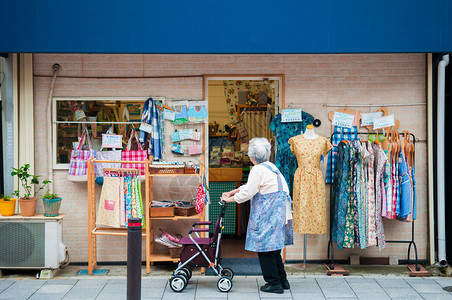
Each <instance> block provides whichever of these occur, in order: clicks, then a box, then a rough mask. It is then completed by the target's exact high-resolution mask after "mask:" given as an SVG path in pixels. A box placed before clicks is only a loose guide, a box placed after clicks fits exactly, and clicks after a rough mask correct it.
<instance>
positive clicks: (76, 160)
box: [67, 129, 96, 182]
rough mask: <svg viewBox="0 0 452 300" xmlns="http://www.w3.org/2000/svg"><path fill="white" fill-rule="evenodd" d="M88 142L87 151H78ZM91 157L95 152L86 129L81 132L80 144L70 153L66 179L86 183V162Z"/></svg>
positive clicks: (94, 155)
mask: <svg viewBox="0 0 452 300" xmlns="http://www.w3.org/2000/svg"><path fill="white" fill-rule="evenodd" d="M85 139H86V141H87V142H88V147H89V150H80V149H81V148H82V146H83V144H84V142H85ZM91 157H94V158H95V157H96V150H93V149H92V145H91V140H90V138H89V133H88V129H85V130H84V131H83V134H82V137H81V138H80V142H79V143H78V147H77V149H76V150H72V152H71V161H70V164H69V172H68V175H67V179H68V180H69V181H74V182H86V181H88V175H87V174H88V167H87V162H88V159H90V158H91Z"/></svg>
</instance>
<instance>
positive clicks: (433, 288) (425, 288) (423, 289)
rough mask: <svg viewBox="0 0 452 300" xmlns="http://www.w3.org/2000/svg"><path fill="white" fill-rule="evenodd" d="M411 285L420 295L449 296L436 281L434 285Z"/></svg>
mask: <svg viewBox="0 0 452 300" xmlns="http://www.w3.org/2000/svg"><path fill="white" fill-rule="evenodd" d="M410 285H411V287H412V288H413V289H414V290H415V291H416V292H418V293H423V294H428V293H431V294H443V293H444V294H447V292H446V291H445V290H443V288H442V286H440V285H439V284H437V283H436V281H433V283H416V284H410Z"/></svg>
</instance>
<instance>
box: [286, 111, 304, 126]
mask: <svg viewBox="0 0 452 300" xmlns="http://www.w3.org/2000/svg"><path fill="white" fill-rule="evenodd" d="M302 120H303V119H302V117H301V108H294V109H283V110H282V112H281V123H289V122H301V121H302Z"/></svg>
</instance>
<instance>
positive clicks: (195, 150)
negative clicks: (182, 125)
mask: <svg viewBox="0 0 452 300" xmlns="http://www.w3.org/2000/svg"><path fill="white" fill-rule="evenodd" d="M201 153H202V146H201V145H189V146H188V154H190V155H198V154H201Z"/></svg>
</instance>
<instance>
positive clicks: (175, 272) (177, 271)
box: [173, 268, 191, 281]
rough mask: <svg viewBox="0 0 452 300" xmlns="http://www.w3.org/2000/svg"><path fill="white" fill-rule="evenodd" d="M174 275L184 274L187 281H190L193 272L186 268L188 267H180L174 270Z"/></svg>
mask: <svg viewBox="0 0 452 300" xmlns="http://www.w3.org/2000/svg"><path fill="white" fill-rule="evenodd" d="M173 275H180V276H183V277H185V279H186V280H187V281H189V280H190V278H191V276H190V275H191V274H190V273H189V270H188V269H186V268H180V269H178V270H175V271H174V272H173Z"/></svg>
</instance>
